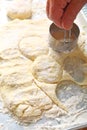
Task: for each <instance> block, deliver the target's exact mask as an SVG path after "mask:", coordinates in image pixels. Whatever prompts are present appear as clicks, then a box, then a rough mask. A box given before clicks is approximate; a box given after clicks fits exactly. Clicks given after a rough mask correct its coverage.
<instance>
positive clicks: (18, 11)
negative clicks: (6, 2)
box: [7, 0, 32, 19]
mask: <svg viewBox="0 0 87 130" xmlns="http://www.w3.org/2000/svg"><path fill="white" fill-rule="evenodd" d="M7 16H8V17H9V18H11V19H27V18H30V17H31V16H32V9H31V0H13V1H12V2H11V4H10V6H9V7H8V10H7Z"/></svg>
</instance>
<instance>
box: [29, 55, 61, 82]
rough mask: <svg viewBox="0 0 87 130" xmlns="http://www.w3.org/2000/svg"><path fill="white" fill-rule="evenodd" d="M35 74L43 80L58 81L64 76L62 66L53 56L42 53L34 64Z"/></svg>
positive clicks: (39, 79)
mask: <svg viewBox="0 0 87 130" xmlns="http://www.w3.org/2000/svg"><path fill="white" fill-rule="evenodd" d="M31 71H32V74H33V76H34V77H35V78H36V79H37V80H38V81H41V82H45V83H50V84H51V83H57V82H59V81H60V79H61V77H62V72H63V70H62V67H61V66H60V64H58V63H57V62H56V61H55V60H54V59H53V58H52V57H51V56H48V55H42V56H39V57H37V58H36V60H35V61H34V63H33V64H32V70H31Z"/></svg>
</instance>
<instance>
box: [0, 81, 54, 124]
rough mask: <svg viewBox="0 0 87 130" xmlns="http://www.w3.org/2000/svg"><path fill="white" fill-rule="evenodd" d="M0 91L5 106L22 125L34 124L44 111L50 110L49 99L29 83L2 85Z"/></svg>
mask: <svg viewBox="0 0 87 130" xmlns="http://www.w3.org/2000/svg"><path fill="white" fill-rule="evenodd" d="M0 91H1V95H2V98H3V101H4V104H5V106H6V107H7V108H8V109H9V111H10V112H12V114H13V115H14V116H15V117H16V118H17V119H18V120H19V121H21V122H24V123H29V122H36V121H37V120H39V119H40V118H41V116H42V114H43V112H44V111H46V110H49V109H50V108H52V101H51V100H50V99H49V97H47V96H46V95H45V94H44V92H43V91H41V90H40V89H39V88H38V87H37V86H36V85H35V84H34V83H33V82H31V81H30V82H28V83H25V84H19V85H14V86H13V85H11V84H10V85H7V84H6V85H3V84H2V87H1V88H0ZM8 93H9V94H8Z"/></svg>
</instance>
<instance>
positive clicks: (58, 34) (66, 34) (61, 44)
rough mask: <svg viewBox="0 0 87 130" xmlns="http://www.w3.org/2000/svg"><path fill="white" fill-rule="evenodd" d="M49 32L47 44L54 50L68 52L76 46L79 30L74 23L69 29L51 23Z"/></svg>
mask: <svg viewBox="0 0 87 130" xmlns="http://www.w3.org/2000/svg"><path fill="white" fill-rule="evenodd" d="M49 32H50V35H49V45H50V47H51V48H52V49H53V50H54V51H57V52H59V53H62V52H63V53H69V52H71V51H73V50H74V49H75V48H76V46H77V40H78V36H79V33H80V30H79V28H78V26H77V25H76V24H75V23H74V24H73V27H72V29H71V30H64V29H61V28H59V27H57V26H56V25H55V24H54V23H52V24H51V25H50V29H49Z"/></svg>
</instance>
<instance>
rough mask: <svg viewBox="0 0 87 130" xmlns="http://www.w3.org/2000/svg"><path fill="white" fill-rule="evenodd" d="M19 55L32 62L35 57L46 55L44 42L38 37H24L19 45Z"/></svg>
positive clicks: (46, 48)
mask: <svg viewBox="0 0 87 130" xmlns="http://www.w3.org/2000/svg"><path fill="white" fill-rule="evenodd" d="M19 49H20V51H21V53H22V54H23V55H24V56H26V57H27V58H29V59H31V60H34V59H35V58H36V57H38V56H40V55H44V54H48V51H49V49H48V46H47V43H46V41H45V40H44V39H43V38H41V37H40V36H38V35H32V36H31V37H26V38H24V39H23V40H22V41H20V43H19Z"/></svg>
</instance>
